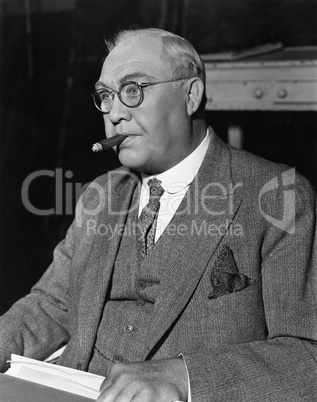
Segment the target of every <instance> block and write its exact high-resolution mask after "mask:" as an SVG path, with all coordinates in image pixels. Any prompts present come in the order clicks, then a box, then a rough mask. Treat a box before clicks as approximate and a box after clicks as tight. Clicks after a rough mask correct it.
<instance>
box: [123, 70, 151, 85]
mask: <svg viewBox="0 0 317 402" xmlns="http://www.w3.org/2000/svg"><path fill="white" fill-rule="evenodd" d="M139 79H142V80H147V81H154V80H156V78H155V77H152V76H151V75H148V74H146V73H143V72H141V71H140V72H139V71H138V72H134V73H129V74H126V75H124V76H123V77H121V78H120V79H119V81H118V82H119V84H122V83H123V82H125V81H135V80H139Z"/></svg>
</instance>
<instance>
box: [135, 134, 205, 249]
mask: <svg viewBox="0 0 317 402" xmlns="http://www.w3.org/2000/svg"><path fill="white" fill-rule="evenodd" d="M209 142H210V135H209V131H208V130H207V134H206V136H205V138H204V139H203V141H202V142H201V143H200V145H199V146H198V147H197V148H196V149H195V150H194V151H193V152H192V153H191V154H190V155H188V156H187V157H186V158H185V159H183V160H182V161H181V162H179V163H178V164H177V165H175V166H173V167H172V168H170V169H168V170H166V171H165V172H163V173H160V174H158V175H156V176H147V175H144V174H142V187H141V194H140V202H139V216H140V214H141V211H142V209H143V208H144V207H145V205H146V204H147V203H148V201H149V197H150V192H149V186H148V185H147V182H148V181H149V180H150V179H151V178H153V177H156V178H157V179H158V180H160V181H161V182H162V184H161V185H162V187H163V188H164V190H165V191H164V193H163V195H162V197H161V199H160V209H159V212H158V217H157V224H156V232H155V241H157V240H158V239H159V237H160V236H161V235H162V233H163V232H164V230H165V229H166V227H167V225H168V224H169V223H170V221H171V220H172V218H173V216H174V214H175V212H176V211H177V208H178V207H179V205H180V203H181V202H182V200H183V198H184V197H185V194H186V192H187V190H188V187H189V185H190V184H191V182H192V181H193V180H194V178H195V176H196V174H197V172H198V170H199V168H200V166H201V164H202V161H203V159H204V157H205V155H206V152H207V148H208V145H209Z"/></svg>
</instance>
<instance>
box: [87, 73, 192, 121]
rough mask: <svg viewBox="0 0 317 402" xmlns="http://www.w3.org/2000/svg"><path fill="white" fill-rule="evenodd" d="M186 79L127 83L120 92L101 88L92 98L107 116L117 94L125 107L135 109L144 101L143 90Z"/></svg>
mask: <svg viewBox="0 0 317 402" xmlns="http://www.w3.org/2000/svg"><path fill="white" fill-rule="evenodd" d="M185 79H186V78H177V79H174V80H166V81H156V82H135V81H126V82H123V83H122V84H121V85H120V86H119V88H118V91H115V90H114V89H108V88H100V89H97V90H96V91H95V92H94V93H93V94H92V97H93V101H94V104H95V106H96V108H97V109H98V110H99V111H100V112H102V113H105V114H106V113H109V112H110V110H111V107H112V104H113V100H114V96H115V94H117V95H118V98H119V99H120V101H121V103H123V105H125V106H127V107H130V108H135V107H138V106H140V105H141V103H142V102H143V100H144V92H143V88H145V87H149V86H151V85H157V84H164V83H166V82H176V81H182V80H185Z"/></svg>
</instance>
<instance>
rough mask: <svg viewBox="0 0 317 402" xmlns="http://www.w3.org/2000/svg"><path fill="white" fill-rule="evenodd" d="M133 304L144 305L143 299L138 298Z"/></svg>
mask: <svg viewBox="0 0 317 402" xmlns="http://www.w3.org/2000/svg"><path fill="white" fill-rule="evenodd" d="M135 304H136V305H137V306H144V305H145V301H144V300H142V299H140V300H137V301H136V302H135Z"/></svg>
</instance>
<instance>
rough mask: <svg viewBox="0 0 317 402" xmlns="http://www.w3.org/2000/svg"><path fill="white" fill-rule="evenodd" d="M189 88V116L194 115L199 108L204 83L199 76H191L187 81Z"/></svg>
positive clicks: (187, 87) (187, 104)
mask: <svg viewBox="0 0 317 402" xmlns="http://www.w3.org/2000/svg"><path fill="white" fill-rule="evenodd" d="M186 89H187V103H186V106H187V113H188V116H192V115H193V114H194V113H195V112H196V111H197V109H198V108H199V106H200V104H201V102H202V99H203V95H204V84H203V82H202V80H201V79H200V78H198V77H193V78H190V79H189V80H188V81H187V83H186Z"/></svg>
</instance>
